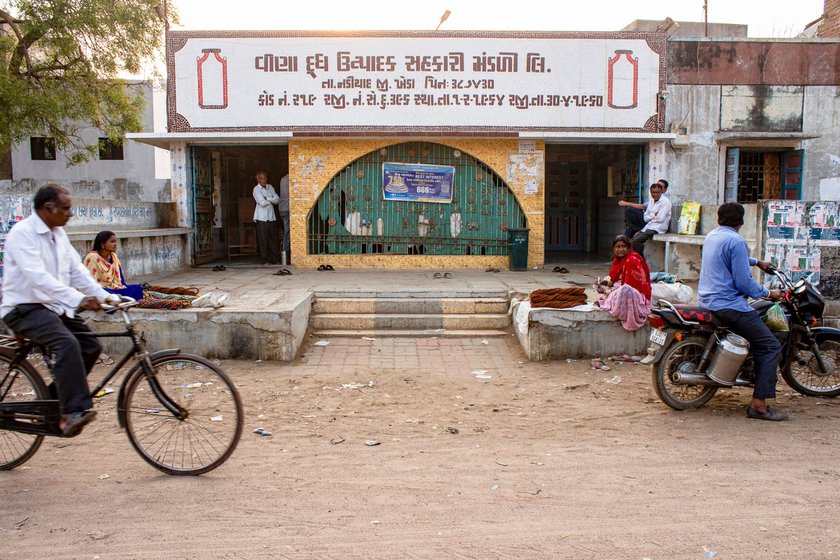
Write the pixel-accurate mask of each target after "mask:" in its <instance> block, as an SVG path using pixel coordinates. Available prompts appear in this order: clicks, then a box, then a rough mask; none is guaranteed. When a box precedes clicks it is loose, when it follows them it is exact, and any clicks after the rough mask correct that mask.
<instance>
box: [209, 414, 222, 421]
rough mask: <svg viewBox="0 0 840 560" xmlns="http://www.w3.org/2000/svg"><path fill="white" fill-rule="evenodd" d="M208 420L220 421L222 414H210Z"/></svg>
mask: <svg viewBox="0 0 840 560" xmlns="http://www.w3.org/2000/svg"><path fill="white" fill-rule="evenodd" d="M210 421H211V422H221V421H222V415H221V414H219V415H217V416H211V417H210Z"/></svg>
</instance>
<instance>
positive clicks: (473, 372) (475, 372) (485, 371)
mask: <svg viewBox="0 0 840 560" xmlns="http://www.w3.org/2000/svg"><path fill="white" fill-rule="evenodd" d="M485 373H487V370H486V369H474V370H472V371H471V372H470V375H484V374H485Z"/></svg>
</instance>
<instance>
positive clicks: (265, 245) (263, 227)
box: [255, 220, 280, 264]
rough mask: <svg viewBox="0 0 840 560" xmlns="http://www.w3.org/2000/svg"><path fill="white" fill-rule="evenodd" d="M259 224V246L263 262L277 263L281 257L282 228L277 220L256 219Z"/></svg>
mask: <svg viewBox="0 0 840 560" xmlns="http://www.w3.org/2000/svg"><path fill="white" fill-rule="evenodd" d="M255 223H256V225H257V248H258V250H259V253H260V259H261V260H262V262H264V263H266V262H268V263H271V264H277V262H278V261H279V259H280V230H279V229H278V228H277V221H271V222H269V221H261V220H256V221H255Z"/></svg>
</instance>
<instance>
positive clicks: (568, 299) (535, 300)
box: [530, 288, 586, 309]
mask: <svg viewBox="0 0 840 560" xmlns="http://www.w3.org/2000/svg"><path fill="white" fill-rule="evenodd" d="M530 300H531V307H553V308H555V309H566V308H568V307H575V306H576V305H583V304H585V303H586V293H585V290H584V289H583V288H546V289H543V290H534V291H533V292H531V297H530Z"/></svg>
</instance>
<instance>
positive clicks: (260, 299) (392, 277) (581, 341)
mask: <svg viewBox="0 0 840 560" xmlns="http://www.w3.org/2000/svg"><path fill="white" fill-rule="evenodd" d="M564 266H566V268H568V269H569V270H570V272H569V273H567V274H560V273H554V272H551V271H550V270H551V268H548V269H547V270H542V269H540V270H528V271H524V272H510V271H503V272H499V273H492V272H484V271H483V270H447V271H444V270H336V271H317V270H301V269H296V268H294V267H286V268H288V269H289V270H291V271H292V274H291V275H284V276H275V275H273V273H274V272H275V271H277V270H278V268H279V267H277V266H266V267H253V266H252V267H241V268H239V267H236V268H235V267H228V268H227V269H226V270H224V271H218V272H214V271H213V270H212V269H211V268H209V267H208V268H194V269H190V270H186V271H183V272H179V273H175V274H171V275H168V276H165V277H156V278H140V279H131V278H130V279H129V282H132V281H133V282H138V281H146V282H149V283H151V284H158V285H163V286H194V287H198V288H199V289H200V290H201V293H206V292H208V291H224V292H227V293H229V294H230V296H231V297H230V300H229V301H228V303H227V305H226V306H225V307H223V308H221V309H203V308H199V309H182V310H177V311H167V310H144V309H135V310H133V311H132V312H131V313H132V317H133V318H134V320H135V323H136V325H137V326H138V328H139V329H140V330H142V331H144V332H145V334H146V339H147V341H148V342H149V345H150V348H151V349H153V350H154V349H163V348H172V347H180V348H182V349H184V350H189V351H192V352H195V353H198V354H202V355H206V356H208V357H214V358H222V359H237V358H238V359H260V360H279V361H292V360H294V358H295V356H296V354H297V352H298V350H299V349H300V347H301V346H302V345H303V343H304V340H305V337H306V334H307V329H308V328H309V327H310V315H311V314H312V313H313V303H314V302H316V301H317V299H318V298H319V297H320V298H369V301H368V304H367V305H368V306H369V307H368V309H369V312H370V313H371V315H376V316H377V317H379V319H378V320H374V319H373V317H372V318H371V321H370V322H368V323H366V324H360V325H358V327H359V336H370V335H371V334H372V333H373V334H374V335H378V334H379V333H378V332H377V330H376V326H377V325H378V324H381V321H383V320H386V319H387V317H385V318H383V314H384V315H385V316H387V315H388V314H394V313H397V312H398V311H397V310H398V309H399V308H400V303H399V301H400V300H402V301H404V302H405V306H406V307H410V306H412V305H420V306H423V305H428V303H425V302H421V300H423V299H424V298H429V297H438V298H440V297H446V298H452V300H451V306H452V309H453V310H455V309H457V310H459V311H461V313H463V314H469V313H471V312H472V311H473V310H472V309H471V308H470V307H469V306H470V305H471V304H468V303H466V302H467V300H469V299H479V300H483V301H486V302H487V304H488V305H493V306H498V304H499V301H500V300H501V301H506V300H509V298H510V295H512V294H529V293H530V292H531V291H533V290H535V289H540V288H558V287H568V286H583V287H588V286H591V285H592V283H593V282H594V280H595V278H596V277H598V276H603V275H604V274H606V272H607V271H608V270H609V263H607V262H604V263H603V264H585V265H574V264H566V265H564ZM552 267H553V265H552ZM435 272H449V273H450V274H452V278H451V279H444V278H440V279H436V278H434V277H433V276H434V273H435ZM587 295H588V298H589V301H590V302H594V301H596V294H595V292H594V290H591V289H587ZM374 298H382V299H381V300H379V301H381V302H382V303H381V304H376V303H374ZM412 300H414V301H415V303H412ZM376 305H382V306H384V307H381V308H378V309H373V308H374V307H375V306H376ZM447 305H448V304H447ZM472 305H482V304H481V303H477V304H472ZM567 313H568V312H564V311H562V310H540V311H539V312H538V313H537V311H536V310H535V315H533V316H532V323H534V329H533V331H532V332H533V336H532V337H531V338H530V340H529V343H528V347H525V346H524V345H523V348H524V349H525V352H526V354H528V355H529V356H530V357H531V359H532V360H546V359H560V358H565V357H571V356H575V357H580V356H586V355H600V353H602V351H603V350H604V349H605V348H606V347H605V346H604V343H605V341H609V343H610V348H612V347H613V346H615V352H614V353H621V352H627V351H630V350H631V349H635V348H636V346H639V340H637V339H640V337H642V338H643V337H644V336H645V334H644V333H642V334H639V333H635V334H631V333H626V332H625V331H623V329H621V327H620V325H619V324H618V322H617V321H616V320H615V319H613V318H612V317H610V316H609V315H607V314H606V313H602V312H601V313H599V314H600V315H603V317H598V318H597V321H596V320H593V319H594V315H590V316H589V317H569V316H568V315H567ZM113 320H114V318H113V317H110V316H98V317H96V318H95V319H94V320H93V322H92V325H93V327H94V328H95V329H96V330H112V329H114V326H113V325H110V324H109V323H111V322H112V321H113ZM469 325H470V323H469V320H468V319H466V318H465V319H464V321H462V322H457V321H455V322H453V323H451V324H445V325H421V326H422V327H423V328H431V327H434V328H443V329H444V331H442V332H441V334H442V335H446V332H445V331H446V329H447V328H451V329H452V330H453V333H452V334H453V335H457V331H459V330H463V329H469ZM323 327H325V328H326V327H328V325H323ZM496 334H498V333H496ZM383 336H386V335H384V334H383ZM103 342H105V343H106V352H108V353H116V352H117V350H118V349H119V348H120V344H121V343H123V341H120V340H118V339H114V340H105V341H103ZM618 350H621V352H618Z"/></svg>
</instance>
